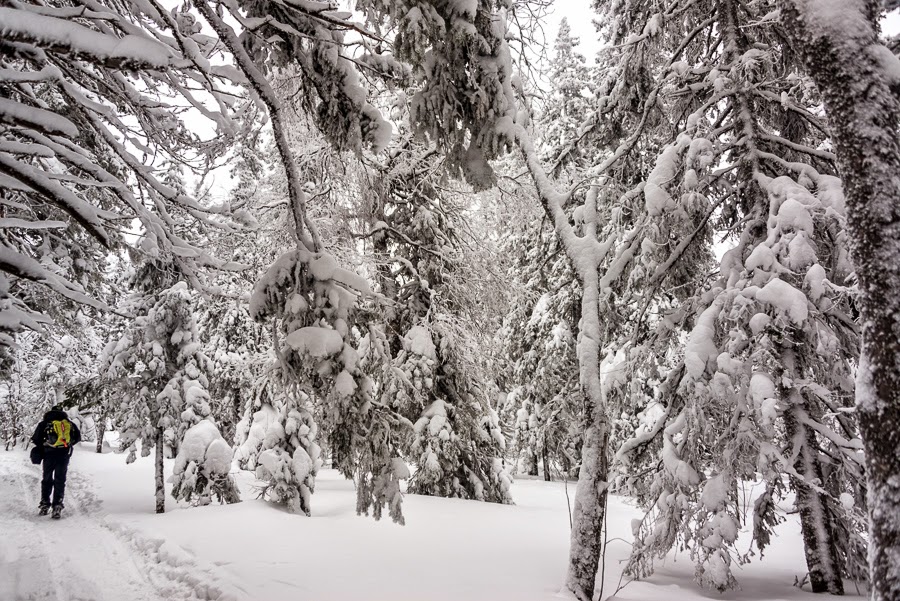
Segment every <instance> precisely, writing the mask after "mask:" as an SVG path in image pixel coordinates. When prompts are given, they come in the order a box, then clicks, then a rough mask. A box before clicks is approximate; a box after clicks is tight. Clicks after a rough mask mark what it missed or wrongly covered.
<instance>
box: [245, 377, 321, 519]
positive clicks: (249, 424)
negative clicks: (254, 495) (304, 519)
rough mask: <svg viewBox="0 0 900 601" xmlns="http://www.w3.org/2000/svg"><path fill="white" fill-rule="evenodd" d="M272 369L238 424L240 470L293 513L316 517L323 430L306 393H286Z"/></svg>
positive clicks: (280, 378) (260, 384)
mask: <svg viewBox="0 0 900 601" xmlns="http://www.w3.org/2000/svg"><path fill="white" fill-rule="evenodd" d="M282 386H284V384H283V380H282V376H281V375H280V374H279V373H278V368H277V367H276V366H272V367H271V368H270V370H269V371H268V372H267V373H266V374H265V378H264V379H263V380H262V381H261V382H259V383H258V384H257V387H256V389H255V390H254V393H253V397H252V398H251V399H250V401H249V402H248V404H247V408H246V410H245V414H244V418H243V419H242V420H241V422H240V423H239V424H238V437H239V440H238V442H239V446H238V448H237V451H236V458H237V461H238V465H239V466H240V467H241V468H242V469H246V470H251V471H253V472H254V473H255V474H256V477H257V478H258V479H259V480H261V481H263V482H264V483H265V484H264V488H263V495H265V496H266V497H268V498H270V499H272V500H274V501H275V502H277V503H282V504H284V505H286V506H287V508H288V510H289V511H291V512H292V513H303V514H306V515H309V514H310V510H311V504H310V496H311V495H312V493H313V491H314V490H315V483H316V473H317V472H318V471H319V468H320V467H321V465H322V461H321V459H320V455H321V450H320V448H319V445H318V444H317V443H316V436H317V434H318V425H317V424H316V422H315V420H314V419H313V415H312V413H311V412H310V411H309V409H308V407H307V404H308V399H307V397H306V395H305V394H302V393H300V392H298V391H294V392H293V394H290V393H288V392H287V390H286V389H283V388H282Z"/></svg>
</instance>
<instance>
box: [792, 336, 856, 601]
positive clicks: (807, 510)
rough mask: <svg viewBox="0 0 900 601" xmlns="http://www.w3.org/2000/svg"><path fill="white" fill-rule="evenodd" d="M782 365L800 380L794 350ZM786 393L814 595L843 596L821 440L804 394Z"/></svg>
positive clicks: (796, 487)
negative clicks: (810, 420)
mask: <svg viewBox="0 0 900 601" xmlns="http://www.w3.org/2000/svg"><path fill="white" fill-rule="evenodd" d="M782 363H783V365H784V369H785V373H786V375H788V376H789V377H790V378H792V379H794V378H796V377H799V373H798V372H797V369H796V358H795V356H794V352H793V351H792V350H785V351H784V352H783V354H782ZM782 394H783V397H784V398H785V399H786V400H787V402H788V407H787V409H785V411H784V425H785V430H786V432H787V435H788V438H789V440H791V441H792V443H793V452H792V455H793V456H794V457H796V459H795V460H794V470H795V471H796V472H797V474H799V475H800V477H799V478H798V477H796V476H791V486H792V487H793V489H794V491H795V492H796V495H797V509H798V511H799V512H800V529H801V532H802V533H803V551H804V553H805V555H806V567H807V569H809V582H810V585H811V586H812V592H814V593H831V594H832V595H843V594H844V581H843V579H842V578H841V568H840V559H839V556H838V549H837V544H836V540H835V528H834V524H833V521H832V520H833V516H834V513H833V511H832V510H831V508H830V507H829V506H828V495H827V494H826V493H825V492H821V488H822V487H823V486H824V482H825V479H824V477H823V470H822V452H821V449H820V447H819V441H818V439H817V438H816V433H815V432H814V431H813V429H812V428H810V427H809V426H807V425H805V424H804V423H803V421H804V418H805V417H806V415H807V403H806V400H805V399H804V398H803V395H802V394H800V391H799V390H798V389H797V388H795V387H793V386H792V387H790V388H788V389H784V388H783V389H782ZM817 488H818V490H817Z"/></svg>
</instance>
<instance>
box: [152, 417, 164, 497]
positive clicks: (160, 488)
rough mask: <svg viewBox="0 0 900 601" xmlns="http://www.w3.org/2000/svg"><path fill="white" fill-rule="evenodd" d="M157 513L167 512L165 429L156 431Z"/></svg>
mask: <svg viewBox="0 0 900 601" xmlns="http://www.w3.org/2000/svg"><path fill="white" fill-rule="evenodd" d="M154 459H155V460H156V513H165V512H166V484H165V479H164V477H163V476H164V474H163V429H162V428H157V429H156V456H155V457H154Z"/></svg>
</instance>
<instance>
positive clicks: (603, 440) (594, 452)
mask: <svg viewBox="0 0 900 601" xmlns="http://www.w3.org/2000/svg"><path fill="white" fill-rule="evenodd" d="M595 201H596V197H594V199H593V201H589V202H595ZM579 275H580V276H581V280H582V289H583V290H584V292H583V295H582V298H581V324H580V326H579V332H578V367H579V370H580V372H581V374H580V375H581V385H582V388H583V389H584V391H585V403H584V405H585V407H584V419H585V420H586V421H587V427H586V428H585V432H584V445H583V447H582V449H581V470H580V471H579V473H578V486H577V487H576V489H575V503H574V506H573V509H572V534H571V538H570V542H569V571H568V575H567V576H566V587H567V588H568V589H569V590H570V591H571V592H572V593H573V594H574V595H575V598H576V599H578V600H579V601H591V600H592V598H593V596H594V585H595V583H596V580H597V569H598V567H599V565H600V557H601V555H602V553H603V537H602V530H603V522H604V517H605V515H606V492H607V485H608V483H607V481H606V477H607V471H608V465H607V446H608V444H609V427H608V425H607V417H606V404H605V402H604V399H603V394H602V391H601V387H600V286H599V277H598V274H597V270H596V268H594V269H585V270H584V271H583V272H582V273H581V274H579Z"/></svg>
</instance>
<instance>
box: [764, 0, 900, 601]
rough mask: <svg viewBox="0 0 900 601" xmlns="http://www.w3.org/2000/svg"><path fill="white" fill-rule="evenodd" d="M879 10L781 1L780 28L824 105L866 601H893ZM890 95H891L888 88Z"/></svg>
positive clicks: (897, 519)
mask: <svg viewBox="0 0 900 601" xmlns="http://www.w3.org/2000/svg"><path fill="white" fill-rule="evenodd" d="M880 13H881V3H880V2H878V1H877V0H861V1H860V2H858V3H845V4H841V7H840V9H835V8H833V7H832V6H831V5H830V4H829V5H828V6H825V7H822V6H820V5H819V3H818V2H817V1H816V0H784V7H783V10H782V14H783V15H784V23H785V26H786V27H787V29H788V32H789V33H790V36H791V39H792V40H793V41H794V44H795V45H796V46H797V47H798V48H799V49H800V50H801V52H802V53H803V55H804V58H805V60H806V64H807V66H808V68H809V71H810V73H811V74H812V76H813V78H814V79H815V81H816V84H817V85H818V87H819V90H820V91H821V93H822V96H823V97H824V99H825V110H826V113H827V115H828V118H829V124H830V126H831V134H832V136H833V138H834V146H835V150H836V151H837V159H838V167H839V169H840V172H841V175H842V176H843V181H844V186H845V194H846V203H847V223H848V226H849V227H848V229H849V233H850V240H851V244H852V247H851V250H852V253H853V260H854V263H855V265H856V273H857V276H858V279H859V289H860V304H861V307H862V317H861V320H860V321H861V323H862V349H861V352H860V361H859V375H858V377H857V383H856V406H857V414H858V416H859V425H860V432H861V434H862V438H863V444H864V448H865V455H866V477H867V480H868V503H867V505H868V510H869V525H870V529H869V573H870V578H871V583H870V586H871V598H872V599H873V600H874V601H889V600H890V601H895V600H897V599H900V453H898V449H900V319H898V318H897V316H898V315H900V294H898V293H897V290H898V289H900V259H898V257H900V139H898V136H897V131H898V128H900V99H898V97H897V95H896V94H895V90H896V81H893V80H891V79H889V77H888V75H887V69H886V67H888V68H889V69H891V68H892V67H890V65H892V64H893V65H894V66H896V61H897V59H896V58H894V57H893V55H892V53H891V52H890V51H889V50H888V49H887V48H885V47H884V46H882V45H881V44H880V43H879V41H878V19H879V16H880ZM892 86H893V88H894V89H892Z"/></svg>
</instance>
